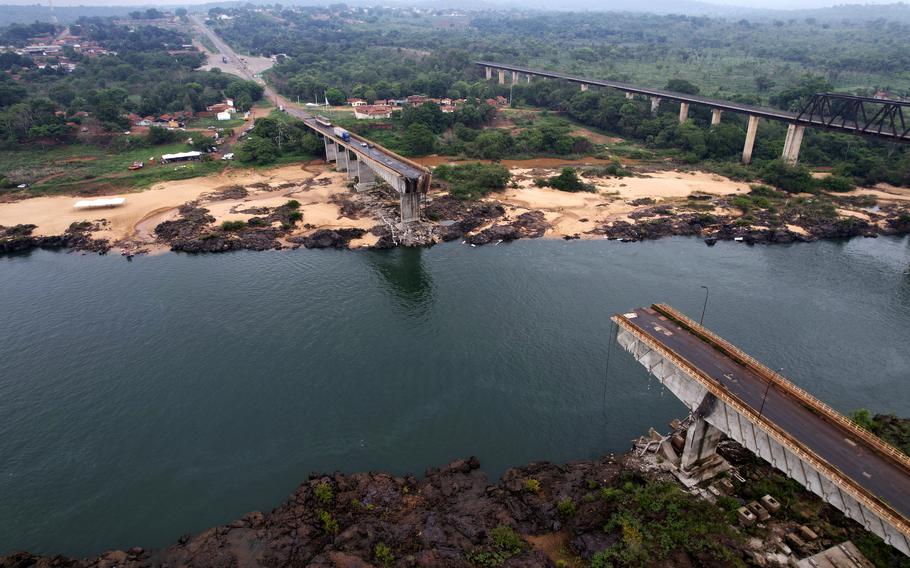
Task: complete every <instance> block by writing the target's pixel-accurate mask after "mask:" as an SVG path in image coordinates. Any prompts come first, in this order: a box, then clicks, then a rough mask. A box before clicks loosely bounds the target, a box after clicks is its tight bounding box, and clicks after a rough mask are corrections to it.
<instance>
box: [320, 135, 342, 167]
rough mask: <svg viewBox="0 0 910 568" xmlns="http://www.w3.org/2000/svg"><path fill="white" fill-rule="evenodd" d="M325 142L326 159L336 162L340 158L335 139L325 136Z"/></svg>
mask: <svg viewBox="0 0 910 568" xmlns="http://www.w3.org/2000/svg"><path fill="white" fill-rule="evenodd" d="M322 141H323V142H324V143H325V161H326V162H334V161H335V160H337V159H338V148H336V147H335V141H334V140H331V139H329V138H323V139H322Z"/></svg>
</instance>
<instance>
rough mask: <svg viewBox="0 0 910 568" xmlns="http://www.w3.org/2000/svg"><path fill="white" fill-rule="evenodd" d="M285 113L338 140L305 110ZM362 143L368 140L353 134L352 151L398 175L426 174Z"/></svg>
mask: <svg viewBox="0 0 910 568" xmlns="http://www.w3.org/2000/svg"><path fill="white" fill-rule="evenodd" d="M285 112H287V113H288V114H290V115H291V116H293V117H295V118H299V119H300V120H302V121H304V122H306V124H307V126H309V127H310V128H312V129H313V130H315V131H317V132H319V133H320V134H322V135H323V136H328V137H329V138H334V139H337V138H338V137H337V136H335V133H334V131H333V127H331V126H323V125H321V124H319V123H318V122H316V118H315V117H314V116H313V115H312V114H310V113H308V112H306V111H304V110H300V109H296V108H293V107H285ZM361 141H362V142H368V141H367V139H366V138H361V137H359V136H357V135H355V134H351V143H350V144H349V146H351V149H352V150H353V151H354V152H355V153H357V154H362V155H364V156H366V157H368V158H370V159H371V160H374V161H376V162H379V163H380V164H382V165H383V166H385V167H387V168H389V169H391V170H393V171H395V172H397V173H398V174H400V175H402V176H404V177H406V178H411V179H417V178H419V177H420V176H421V175H423V174H425V173H426V170H421V169H418V168H416V167H414V166H412V165H411V164H409V163H408V162H406V161H404V160H401V159H398V158H397V157H395V156H394V155H391V154H388V153H386V152H383V151H382V150H380V149H379V148H376V147H372V148H371V147H369V146H361V145H359V144H360V142H361Z"/></svg>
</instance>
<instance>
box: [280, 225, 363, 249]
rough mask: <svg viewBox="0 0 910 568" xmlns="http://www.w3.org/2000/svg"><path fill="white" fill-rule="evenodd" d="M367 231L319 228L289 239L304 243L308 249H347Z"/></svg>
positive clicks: (293, 241)
mask: <svg viewBox="0 0 910 568" xmlns="http://www.w3.org/2000/svg"><path fill="white" fill-rule="evenodd" d="M365 234H366V231H364V230H363V229H319V230H317V231H313V232H312V233H310V234H309V235H305V236H301V237H289V238H288V241H289V242H292V243H298V244H302V245H303V246H305V247H306V248H308V249H314V248H318V249H322V248H333V249H346V248H348V245H349V244H350V243H351V240H353V239H359V238H360V237H362V236H364V235H365Z"/></svg>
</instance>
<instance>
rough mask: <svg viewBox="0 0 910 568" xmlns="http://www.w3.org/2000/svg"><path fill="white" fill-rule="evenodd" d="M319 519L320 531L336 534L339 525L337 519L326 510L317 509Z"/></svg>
mask: <svg viewBox="0 0 910 568" xmlns="http://www.w3.org/2000/svg"><path fill="white" fill-rule="evenodd" d="M319 520H320V522H322V531H323V532H324V533H325V534H338V531H339V530H340V527H339V526H338V521H337V520H335V517H333V516H332V514H331V513H329V512H328V511H319Z"/></svg>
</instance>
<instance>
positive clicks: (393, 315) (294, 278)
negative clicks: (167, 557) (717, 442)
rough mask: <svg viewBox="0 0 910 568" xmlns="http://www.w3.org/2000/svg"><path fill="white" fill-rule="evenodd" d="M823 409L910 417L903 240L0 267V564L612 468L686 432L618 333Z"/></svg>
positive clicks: (293, 254) (541, 247)
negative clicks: (326, 503)
mask: <svg viewBox="0 0 910 568" xmlns="http://www.w3.org/2000/svg"><path fill="white" fill-rule="evenodd" d="M702 285H706V286H708V287H709V289H710V300H709V302H708V307H707V312H706V315H705V324H706V325H707V326H709V327H711V328H713V329H714V330H716V331H718V332H719V333H720V334H722V335H723V336H724V337H726V338H727V339H729V340H731V341H733V342H734V343H735V344H737V345H739V346H740V347H742V348H744V349H745V350H746V351H747V352H749V353H751V354H752V355H754V356H756V357H758V358H759V359H760V360H762V361H764V362H765V363H766V364H768V365H769V366H770V367H773V368H775V369H782V373H783V374H784V375H785V376H787V377H789V378H790V379H791V380H793V381H794V382H796V383H797V384H798V385H800V386H802V387H804V388H806V389H807V390H809V391H810V392H812V393H813V394H815V395H816V396H818V397H819V398H821V399H822V400H824V401H826V402H828V403H829V404H831V405H832V406H834V407H835V408H836V409H838V410H841V411H843V412H849V411H851V410H853V409H856V408H859V407H867V408H869V409H871V410H873V411H875V412H894V413H896V414H899V415H910V388H908V386H910V240H908V239H893V238H879V239H854V240H851V241H848V242H817V243H812V244H798V245H793V246H766V247H759V246H757V247H748V246H745V245H742V244H738V243H732V242H722V243H719V244H718V245H717V246H715V247H710V248H709V247H706V246H705V245H704V244H703V243H702V242H701V241H699V240H695V239H683V238H674V239H665V240H661V241H656V242H642V243H634V244H621V243H615V242H605V241H573V242H564V241H557V240H535V241H520V242H516V243H513V244H508V245H505V244H504V245H499V246H489V247H479V248H471V247H466V246H463V245H460V244H454V243H453V244H447V245H442V246H437V247H434V248H432V249H426V250H395V251H388V252H363V251H358V252H352V251H305V250H301V251H279V252H241V253H231V254H224V255H206V256H188V255H179V254H164V255H160V256H151V257H144V258H137V259H136V260H135V261H133V262H126V261H125V260H123V259H122V258H120V257H118V256H107V257H101V256H95V255H79V254H65V253H58V252H45V251H39V252H34V253H32V254H29V255H24V256H11V257H5V258H0V290H2V294H0V315H2V327H0V554H3V553H7V552H11V551H13V550H19V549H28V550H30V551H32V552H36V553H64V554H69V555H87V554H91V553H98V552H100V551H102V550H105V549H110V548H126V547H130V546H143V547H146V548H149V547H160V546H164V545H167V544H169V543H171V542H173V541H175V540H176V539H177V537H179V536H180V535H181V534H184V533H189V532H196V531H200V530H202V529H205V528H207V527H209V526H212V525H215V524H219V523H225V522H229V521H231V520H233V519H234V518H237V517H239V516H241V515H243V514H244V513H246V512H248V511H251V510H269V509H271V508H272V507H274V506H277V505H278V504H279V503H280V502H281V501H282V500H283V499H284V498H285V497H286V496H287V495H289V494H290V493H291V492H292V491H293V490H294V488H295V487H296V486H297V484H298V483H299V482H301V481H303V480H304V479H305V478H306V476H307V475H308V474H309V473H310V472H331V471H333V470H342V471H345V472H353V471H360V470H389V471H392V472H396V473H404V472H412V473H415V474H418V475H419V474H420V473H422V472H423V471H424V470H425V469H426V468H427V467H432V466H438V465H444V464H445V463H447V462H449V461H451V460H452V459H455V458H458V457H462V456H468V455H477V456H478V457H479V458H480V460H481V464H482V467H483V468H484V469H485V470H486V471H487V472H488V473H489V474H490V476H491V477H497V476H499V475H500V474H501V473H502V472H503V471H504V470H505V469H506V468H508V467H510V466H513V465H523V464H525V463H527V462H530V461H533V460H551V461H567V460H577V459H584V458H589V457H593V456H597V455H601V454H604V453H609V452H623V451H625V450H626V449H627V448H628V447H629V443H630V440H631V439H632V438H634V437H636V436H637V435H639V434H642V433H645V432H647V429H648V427H649V426H654V427H656V428H658V429H661V430H665V429H666V427H667V426H666V425H667V423H668V421H669V420H670V419H672V418H674V417H682V416H684V415H685V409H684V408H683V406H682V404H681V403H679V402H678V401H677V400H676V399H675V398H674V397H673V396H672V395H671V394H669V393H668V392H666V391H665V390H664V389H663V388H662V387H660V386H659V384H658V383H657V382H656V381H655V380H653V379H652V380H649V378H648V376H647V374H646V373H645V371H644V370H643V369H642V368H641V367H640V366H639V365H638V364H637V363H634V361H632V359H631V358H630V357H629V356H628V355H627V354H625V353H624V352H623V351H622V350H620V349H617V348H614V349H613V350H612V353H611V355H610V365H609V372H608V373H607V372H606V368H607V356H608V352H609V351H610V350H609V338H610V334H611V326H612V323H611V322H610V319H609V316H610V315H611V314H613V313H615V312H619V311H625V310H627V309H629V308H632V307H636V306H642V305H648V304H650V303H653V302H658V301H661V302H667V303H670V304H672V305H674V306H675V307H677V308H680V309H682V310H683V311H685V312H687V313H688V314H690V315H692V316H694V317H696V318H697V317H698V316H699V315H700V312H701V309H702V303H703V301H704V290H703V289H702V288H700V286H702Z"/></svg>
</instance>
